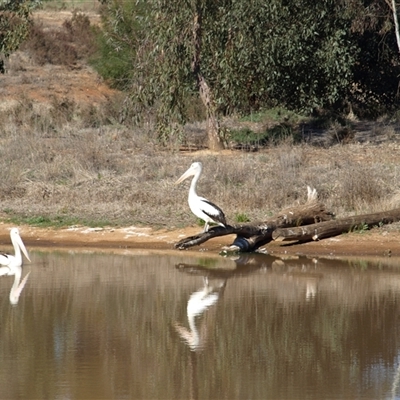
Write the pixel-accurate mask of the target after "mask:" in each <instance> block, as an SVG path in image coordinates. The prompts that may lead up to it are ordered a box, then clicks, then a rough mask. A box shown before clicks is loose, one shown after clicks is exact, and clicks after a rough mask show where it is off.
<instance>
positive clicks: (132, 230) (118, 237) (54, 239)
mask: <svg viewBox="0 0 400 400" xmlns="http://www.w3.org/2000/svg"><path fill="white" fill-rule="evenodd" d="M12 226H14V225H10V224H6V223H2V224H0V245H1V246H2V248H4V249H8V248H9V247H10V245H11V242H10V236H9V230H10V228H11V227H12ZM19 229H20V232H21V237H22V238H23V241H24V243H25V245H26V246H27V247H28V248H29V247H31V248H33V247H35V248H74V249H82V250H83V249H88V248H94V249H104V250H106V249H143V250H165V251H167V250H168V251H176V252H179V251H181V250H176V249H175V248H174V243H176V242H178V241H179V240H180V239H182V238H184V237H186V236H191V235H194V234H196V233H199V231H200V230H201V229H200V228H199V227H197V226H196V227H188V228H185V229H175V230H165V229H152V228H150V227H134V226H130V227H122V228H87V227H80V226H79V227H69V228H63V229H54V228H37V227H32V226H19ZM234 238H235V236H234V235H228V236H224V237H219V238H214V239H211V240H209V241H208V242H206V243H204V244H203V245H201V246H194V247H192V248H191V249H190V251H191V252H202V253H203V254H204V253H210V254H218V253H219V252H220V251H221V250H223V248H224V246H228V245H230V244H231V243H232V242H233V240H234ZM262 249H264V250H265V251H267V252H268V253H270V254H273V255H303V256H310V257H315V256H332V257H342V256H379V257H389V256H393V257H400V232H398V231H385V230H382V229H373V230H371V231H367V232H364V233H350V234H344V235H340V236H336V237H333V238H330V239H324V240H321V241H317V242H309V243H301V244H290V243H286V242H278V243H275V242H272V243H269V244H267V245H266V246H264V247H262ZM7 251H8V250H7ZM185 251H187V250H185Z"/></svg>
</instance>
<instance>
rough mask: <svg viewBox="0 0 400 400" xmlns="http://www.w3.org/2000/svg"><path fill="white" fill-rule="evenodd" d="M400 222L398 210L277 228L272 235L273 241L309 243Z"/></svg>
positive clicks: (399, 211) (399, 210)
mask: <svg viewBox="0 0 400 400" xmlns="http://www.w3.org/2000/svg"><path fill="white" fill-rule="evenodd" d="M399 220H400V208H396V209H394V210H389V211H382V212H377V213H373V214H364V215H356V216H353V217H348V218H342V219H338V220H332V221H326V222H320V223H317V224H311V225H307V226H300V227H289V228H277V229H275V230H274V232H273V233H272V239H273V240H275V241H285V240H290V241H301V242H305V241H310V240H320V239H325V238H328V237H333V236H337V235H341V234H342V233H348V232H351V231H354V230H362V229H365V228H368V229H369V228H371V227H374V226H380V225H382V224H384V225H385V224H390V223H393V222H396V221H399Z"/></svg>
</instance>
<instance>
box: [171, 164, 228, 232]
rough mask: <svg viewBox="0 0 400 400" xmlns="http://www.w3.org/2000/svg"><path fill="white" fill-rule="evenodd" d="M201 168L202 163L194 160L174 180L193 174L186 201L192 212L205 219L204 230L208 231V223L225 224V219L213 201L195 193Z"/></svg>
mask: <svg viewBox="0 0 400 400" xmlns="http://www.w3.org/2000/svg"><path fill="white" fill-rule="evenodd" d="M202 170H203V165H202V163H201V162H194V163H193V164H192V165H191V166H190V168H189V169H188V170H187V171H186V172H185V173H184V174H183V175H182V176H181V177H180V178H179V179H178V180H177V181H176V182H175V184H176V185H177V184H178V183H181V182H183V181H184V180H185V179H186V178H189V176H193V179H192V183H191V184H190V189H189V197H188V203H189V207H190V209H191V211H192V213H193V214H194V215H195V216H196V217H198V218H200V219H202V220H203V221H205V225H204V232H207V231H208V227H209V224H210V223H215V224H217V225H220V226H223V227H225V226H226V219H225V215H224V212H223V211H222V210H221V209H220V208H219V207H218V206H217V205H215V204H214V203H211V201H208V200H207V199H205V198H204V197H201V196H199V195H198V194H197V193H196V184H197V181H198V180H199V178H200V175H201V172H202Z"/></svg>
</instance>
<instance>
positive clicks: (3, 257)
mask: <svg viewBox="0 0 400 400" xmlns="http://www.w3.org/2000/svg"><path fill="white" fill-rule="evenodd" d="M10 237H11V243H12V244H13V246H14V252H15V255H14V256H12V255H10V254H0V265H2V267H1V268H0V275H14V273H15V268H18V267H21V266H22V254H21V250H22V252H23V253H24V255H25V257H26V258H27V259H28V260H29V262H30V261H31V259H30V258H29V254H28V252H27V250H26V248H25V245H24V242H23V241H22V239H21V236H20V235H19V230H18V228H12V229H11V231H10Z"/></svg>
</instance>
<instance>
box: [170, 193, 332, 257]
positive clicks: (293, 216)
mask: <svg viewBox="0 0 400 400" xmlns="http://www.w3.org/2000/svg"><path fill="white" fill-rule="evenodd" d="M307 190H308V198H307V202H306V203H305V204H298V205H296V206H293V207H290V208H287V209H285V210H283V211H281V212H280V213H279V214H277V215H276V216H273V217H271V218H268V219H267V220H266V221H262V222H254V223H251V224H249V223H246V224H237V225H227V226H226V227H221V226H217V227H213V228H211V229H209V230H208V231H207V232H202V233H199V234H198V235H194V236H190V237H187V238H184V239H182V240H180V241H179V242H178V243H176V244H175V248H177V249H180V250H183V249H187V248H189V247H192V246H196V245H200V244H202V243H204V242H206V241H207V240H209V239H212V238H215V237H219V236H225V235H231V234H236V235H237V237H236V239H235V240H234V242H233V243H232V245H231V246H230V250H232V251H253V250H256V249H257V248H259V247H260V246H263V245H265V244H267V243H269V242H270V241H272V240H273V238H272V234H273V232H274V231H275V230H276V229H278V228H286V227H293V226H300V225H310V224H313V223H316V222H322V221H329V220H331V219H332V218H333V213H332V212H329V211H327V210H326V209H325V206H324V205H323V204H322V203H320V202H319V201H318V200H317V192H316V191H315V189H311V188H309V187H308V188H307Z"/></svg>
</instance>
